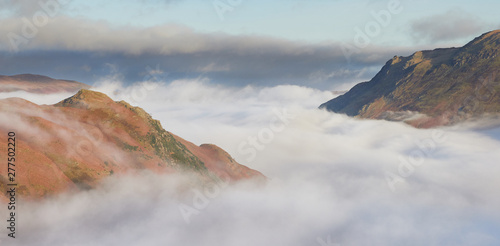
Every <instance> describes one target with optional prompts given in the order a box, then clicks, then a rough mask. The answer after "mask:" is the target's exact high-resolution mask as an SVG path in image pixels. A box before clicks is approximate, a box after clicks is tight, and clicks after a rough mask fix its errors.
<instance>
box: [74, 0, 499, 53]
mask: <svg viewBox="0 0 500 246" xmlns="http://www.w3.org/2000/svg"><path fill="white" fill-rule="evenodd" d="M215 2H217V1H206V0H205V1H201V0H184V1H183V0H178V1H175V0H174V1H161V0H142V1H140V0H137V1H118V0H111V1H106V2H103V1H98V0H90V1H89V0H87V1H85V0H73V1H72V3H71V4H70V5H69V6H68V7H67V9H68V10H67V12H66V13H67V14H69V15H71V16H74V17H80V18H86V19H93V20H105V21H108V22H110V23H112V24H114V25H117V26H124V25H133V26H143V27H146V26H155V25H161V24H165V23H177V24H183V25H186V26H189V27H191V28H193V29H195V30H197V31H200V32H224V33H228V34H235V35H240V34H251V35H266V36H274V37H279V38H285V39H292V40H304V41H308V42H322V41H329V40H340V41H349V40H350V39H351V37H352V36H353V35H355V32H354V29H355V28H356V27H360V28H363V27H364V26H365V25H366V24H367V23H368V22H370V21H373V17H372V15H371V12H372V11H375V12H379V11H381V10H384V9H385V10H386V9H387V4H388V3H389V2H390V0H364V1H363V0H361V1H347V0H336V1H325V0H316V1H305V0H275V1H263V0H253V1H249V0H240V1H239V2H240V3H238V1H234V2H236V4H234V6H231V4H230V3H229V2H228V1H227V0H224V1H223V0H220V1H218V2H219V3H222V5H220V6H230V7H231V8H232V10H231V11H226V12H224V14H223V15H222V16H223V20H222V19H221V18H220V16H219V15H218V13H217V11H216V8H215V7H214V3H215ZM397 2H400V4H401V6H402V8H403V11H402V12H401V13H400V14H397V15H393V18H392V21H391V23H390V25H389V26H388V27H385V28H384V30H383V33H384V34H385V35H380V37H379V38H377V39H375V40H374V42H377V43H380V44H385V43H387V44H400V45H401V44H405V43H404V42H406V43H408V44H409V43H410V42H414V40H413V39H412V37H411V31H412V30H409V27H410V26H411V24H412V23H413V22H415V21H418V20H423V19H426V18H429V17H431V16H435V15H440V14H445V13H447V12H449V11H456V12H459V13H460V14H461V15H462V16H463V17H466V18H470V19H472V20H475V21H477V22H478V23H481V24H483V25H482V30H477V32H478V33H479V32H485V31H487V30H491V29H494V28H498V27H499V26H500V23H499V21H498V18H497V17H498V13H497V10H498V7H500V2H498V1H493V0H482V1H466V0H454V1H451V0H443V1H430V0H401V1H397ZM224 4H225V5H224ZM467 38H468V37H467ZM460 41H462V40H459V39H457V41H456V42H460Z"/></svg>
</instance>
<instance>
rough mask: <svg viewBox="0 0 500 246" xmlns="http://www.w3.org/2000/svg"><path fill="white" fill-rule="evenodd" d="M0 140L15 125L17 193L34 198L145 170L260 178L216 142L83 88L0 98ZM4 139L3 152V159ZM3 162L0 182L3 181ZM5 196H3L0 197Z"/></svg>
mask: <svg viewBox="0 0 500 246" xmlns="http://www.w3.org/2000/svg"><path fill="white" fill-rule="evenodd" d="M0 112H1V113H2V118H5V119H9V120H4V121H0V141H3V142H6V141H7V136H8V134H7V133H8V132H16V134H17V135H16V145H15V146H16V151H17V157H16V167H19V172H18V173H17V175H16V179H17V180H18V181H19V185H20V186H19V188H18V193H19V194H21V195H23V196H24V197H29V198H39V197H44V196H46V195H51V194H57V193H58V192H63V191H66V190H68V189H90V188H93V187H96V185H98V183H99V182H100V181H101V180H102V179H104V178H105V177H108V176H110V175H117V174H120V173H130V172H135V171H140V170H148V171H152V172H155V173H178V172H186V171H187V172H189V173H191V174H194V176H195V177H197V179H196V180H197V181H199V182H202V183H204V182H220V181H221V180H224V181H238V180H242V179H248V178H257V179H258V180H263V179H265V177H264V176H263V175H262V174H261V173H260V172H258V171H255V170H252V169H250V168H248V167H246V166H243V165H240V164H239V163H237V162H236V161H235V160H234V159H233V158H232V157H231V156H230V155H229V154H228V153H226V152H225V151H224V150H222V149H220V148H219V147H217V146H215V145H207V144H205V145H201V146H197V145H195V144H193V143H190V142H188V141H186V140H184V139H182V138H180V137H178V136H176V135H174V134H172V133H170V132H168V131H166V130H165V129H163V127H162V125H161V124H160V122H159V121H158V120H155V119H153V118H152V117H151V116H150V115H149V114H148V113H147V112H146V111H144V110H143V109H141V108H139V107H133V106H131V105H130V104H128V103H126V102H124V101H121V102H115V101H113V100H112V99H111V98H109V97H108V96H107V95H105V94H103V93H99V92H95V91H90V90H85V89H82V90H80V91H79V92H78V93H77V94H76V95H74V96H72V97H70V98H67V99H65V100H63V101H61V102H59V103H57V104H55V105H36V104H33V103H31V102H29V101H26V100H23V99H19V98H9V99H3V100H0ZM6 153H7V145H2V146H0V158H3V159H7V157H6V156H5V155H6ZM6 171H7V168H5V169H0V189H3V190H5V189H6V187H7V184H8V181H7V180H6V178H3V177H7V175H6ZM2 199H5V197H2V195H0V200H2Z"/></svg>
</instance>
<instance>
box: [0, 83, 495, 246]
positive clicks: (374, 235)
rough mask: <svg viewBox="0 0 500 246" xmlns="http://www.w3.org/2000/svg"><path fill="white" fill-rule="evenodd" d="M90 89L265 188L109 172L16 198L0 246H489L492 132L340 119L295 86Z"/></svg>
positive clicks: (327, 95)
mask: <svg viewBox="0 0 500 246" xmlns="http://www.w3.org/2000/svg"><path fill="white" fill-rule="evenodd" d="M95 89H96V90H98V91H101V92H105V93H106V94H108V95H109V96H111V97H112V98H113V99H114V100H125V101H128V102H129V103H131V104H132V105H135V106H140V107H142V108H144V109H145V110H146V111H147V112H149V113H151V114H152V116H153V118H156V119H159V120H160V121H161V123H162V125H163V127H164V128H165V129H166V130H167V131H171V132H173V133H174V134H177V135H179V136H181V137H183V138H185V139H186V140H189V141H192V142H194V143H196V144H202V143H213V144H216V145H218V146H220V147H222V148H224V149H225V150H226V151H228V152H229V153H230V154H231V155H232V156H233V157H234V158H235V159H236V160H237V161H238V162H240V163H241V164H244V165H247V166H249V167H251V168H254V169H257V170H259V171H261V172H262V173H263V174H264V175H266V176H267V177H268V178H269V182H268V183H267V185H265V186H252V185H250V184H247V183H241V184H238V185H234V186H226V185H221V184H218V185H213V186H212V187H207V188H205V189H203V188H193V189H187V190H185V191H184V192H179V190H183V189H185V187H186V185H187V184H189V181H188V178H186V177H185V176H182V175H157V174H152V173H148V172H145V173H143V174H142V175H128V176H124V177H117V175H114V176H113V177H112V178H110V179H108V180H106V181H105V182H104V183H103V184H102V185H101V186H100V188H98V189H95V190H90V191H82V192H79V193H76V194H64V195H61V196H58V197H54V198H50V199H47V200H46V201H43V202H36V203H35V202H32V203H30V202H23V203H22V206H21V207H20V208H19V209H18V212H19V220H20V222H19V226H18V238H17V239H15V240H10V239H7V237H6V233H4V234H5V235H0V244H2V245H3V244H4V243H5V242H7V243H8V245H10V244H11V243H13V244H14V245H28V246H29V245H37V246H38V245H217V246H247V245H248V246H250V245H251V246H254V245H286V246H304V245H318V246H319V245H341V246H348V245H353V246H354V245H356V246H357V245H360V246H361V245H395V246H396V245H453V246H456V245H499V244H500V235H499V234H498V232H499V231H500V210H499V209H498V208H499V207H500V197H499V196H498V188H499V187H500V180H499V179H498V177H499V176H500V166H499V165H498V160H500V152H499V151H498V150H499V148H500V133H499V132H500V129H499V128H495V127H491V128H489V129H480V130H477V128H475V127H473V126H469V125H459V126H455V127H443V128H439V129H428V130H424V129H415V128H413V127H411V126H408V125H405V124H403V123H398V122H388V121H377V120H360V119H354V118H350V117H347V116H344V115H338V114H333V113H328V112H325V111H323V110H319V109H317V107H318V106H319V105H320V104H321V103H323V102H325V101H327V100H329V99H331V98H332V97H334V95H333V94H332V93H331V92H326V91H319V90H315V89H311V88H305V87H298V86H286V85H283V86H277V87H265V88H256V87H245V88H230V87H222V86H217V85H213V84H210V83H208V82H207V81H203V80H197V81H174V82H172V83H168V84H167V83H165V84H152V83H139V84H135V85H133V86H130V87H123V86H122V85H121V84H120V83H116V82H107V83H102V84H100V85H97V86H96V88H95ZM26 99H28V100H29V99H30V98H29V97H28V98H26ZM61 99H63V98H61ZM38 103H44V102H43V100H42V101H38ZM47 103H54V102H52V101H50V102H47ZM0 209H4V208H3V207H2V208H0ZM2 211H3V210H2ZM2 214H6V212H5V211H4V212H2Z"/></svg>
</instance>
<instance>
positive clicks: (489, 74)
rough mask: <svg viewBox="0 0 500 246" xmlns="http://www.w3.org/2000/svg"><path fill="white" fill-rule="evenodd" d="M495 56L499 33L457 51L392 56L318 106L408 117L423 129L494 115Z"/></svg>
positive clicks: (497, 105)
mask: <svg viewBox="0 0 500 246" xmlns="http://www.w3.org/2000/svg"><path fill="white" fill-rule="evenodd" d="M499 53H500V30H496V31H492V32H488V33H485V34H483V35H481V36H479V37H477V38H475V39H474V40H472V41H471V42H469V43H468V44H466V45H465V46H463V47H460V48H440V49H434V50H425V51H418V52H415V53H414V54H412V55H411V56H408V57H402V56H394V57H393V58H392V59H390V60H389V61H387V63H386V64H385V65H384V66H383V67H382V69H381V70H380V71H379V73H377V75H375V76H374V77H373V78H372V79H371V80H370V81H368V82H363V83H360V84H358V85H356V86H354V87H353V88H352V89H351V90H350V91H348V92H347V93H345V94H344V95H341V96H339V97H337V98H334V99H332V100H330V101H328V102H326V103H324V104H322V105H320V108H325V109H327V110H328V111H332V112H336V113H344V114H347V115H349V116H356V117H360V118H372V119H388V120H395V118H394V117H393V116H394V115H398V116H401V115H406V116H407V117H402V118H404V119H403V120H404V121H405V122H407V123H409V124H411V125H413V126H416V127H422V128H428V127H435V126H441V125H450V124H455V123H458V122H462V121H464V120H467V119H471V118H476V117H482V116H483V115H486V114H496V113H499V112H500V101H499V100H500V97H499V94H498V93H496V92H497V91H498V90H500V86H499V83H498V79H497V71H498V70H499V69H500V56H498V54H499ZM417 116H418V117H417ZM396 118H397V117H396ZM399 120H401V119H399Z"/></svg>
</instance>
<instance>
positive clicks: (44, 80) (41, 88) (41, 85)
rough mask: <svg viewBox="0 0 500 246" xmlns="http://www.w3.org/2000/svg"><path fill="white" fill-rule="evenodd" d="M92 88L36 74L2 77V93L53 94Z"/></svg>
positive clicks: (0, 84) (0, 82)
mask: <svg viewBox="0 0 500 246" xmlns="http://www.w3.org/2000/svg"><path fill="white" fill-rule="evenodd" d="M89 88H90V86H89V85H86V84H84V83H80V82H77V81H73V80H63V79H53V78H51V77H48V76H43V75H36V74H18V75H12V76H7V75H0V92H16V91H26V92H29V93H38V94H51V93H61V92H70V93H75V92H77V91H78V90H80V89H89Z"/></svg>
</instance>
